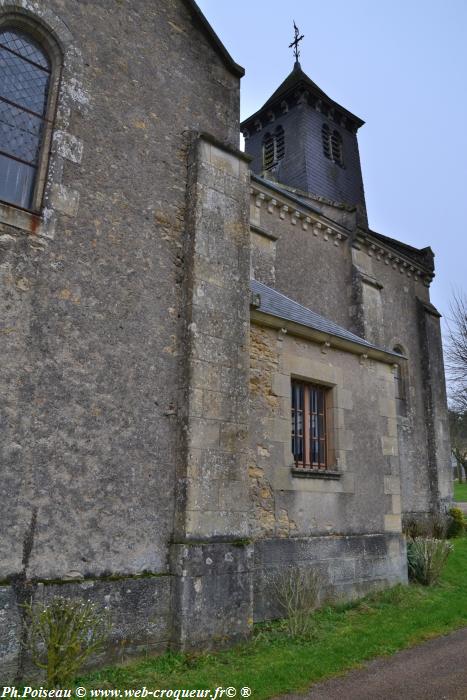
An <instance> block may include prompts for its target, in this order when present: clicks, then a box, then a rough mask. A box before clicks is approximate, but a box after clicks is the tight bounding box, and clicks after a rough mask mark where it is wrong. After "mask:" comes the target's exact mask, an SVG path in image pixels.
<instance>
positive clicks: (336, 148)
mask: <svg viewBox="0 0 467 700" xmlns="http://www.w3.org/2000/svg"><path fill="white" fill-rule="evenodd" d="M296 40H297V36H296ZM294 44H295V42H292V44H291V46H292V45H294ZM297 54H298V51H296V60H295V64H294V67H293V70H292V72H291V73H290V74H289V75H288V76H287V78H286V79H285V80H284V82H283V83H282V84H281V85H280V86H279V87H278V89H277V90H276V91H275V92H274V94H273V95H272V96H271V97H270V98H269V99H268V100H267V102H266V103H265V104H264V105H263V106H262V107H261V109H259V110H258V111H257V112H256V113H255V114H253V115H252V116H251V117H248V119H245V121H244V122H242V124H241V128H242V131H243V135H244V137H245V150H246V152H247V153H248V155H250V156H252V158H253V160H252V163H251V168H252V170H253V172H255V173H256V174H258V175H264V176H265V177H267V178H269V179H273V180H276V181H277V182H278V183H281V184H283V185H287V186H288V187H292V188H294V189H297V190H301V191H302V192H305V193H308V194H310V195H313V196H318V197H324V198H326V199H328V200H331V201H333V202H337V203H343V204H347V205H351V206H356V207H357V208H358V209H359V210H360V211H361V212H362V213H363V215H364V217H365V219H366V209H365V196H364V191H363V180H362V171H361V166H360V156H359V152H358V142H357V131H358V129H359V128H360V127H361V126H362V125H363V124H364V122H363V121H362V120H361V119H360V118H359V117H357V116H355V115H354V114H352V113H351V112H349V111H348V110H347V109H345V108H344V107H341V106H340V105H339V104H337V102H334V101H333V100H332V99H331V98H330V97H328V96H327V95H326V94H325V93H324V92H323V91H322V90H321V88H319V87H318V86H317V85H316V84H315V83H314V82H313V81H312V80H311V79H310V78H309V77H308V76H307V75H306V73H304V72H303V70H302V68H301V65H300V63H299V61H298V55H297Z"/></svg>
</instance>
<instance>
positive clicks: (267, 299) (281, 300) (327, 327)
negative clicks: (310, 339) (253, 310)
mask: <svg viewBox="0 0 467 700" xmlns="http://www.w3.org/2000/svg"><path fill="white" fill-rule="evenodd" d="M250 284H251V291H252V292H253V294H258V295H259V299H260V305H259V306H258V307H257V308H258V311H261V312H262V313H264V314H270V315H271V316H276V317H277V318H282V319H284V320H286V321H293V322H294V323H299V324H300V325H302V326H306V327H307V328H313V329H314V330H316V331H321V332H322V333H326V334H328V335H332V336H335V337H336V338H342V340H347V341H349V342H351V343H355V344H357V345H361V346H362V347H364V348H367V349H371V350H378V351H380V352H384V353H388V354H390V355H394V356H395V357H400V355H398V354H397V353H395V352H392V351H391V350H386V349H385V348H380V347H378V346H377V345H373V344H372V343H369V342H368V341H367V340H365V339H364V338H360V336H358V335H355V333H351V332H350V331H348V330H347V329H346V328H342V326H338V325H337V323H334V322H333V321H330V320H329V319H327V318H324V316H320V315H319V314H317V313H315V312H314V311H311V309H307V307H306V306H302V305H301V304H299V303H298V302H297V301H294V300H293V299H290V298H289V297H286V296H285V294H281V292H278V291H277V290H276V289H272V287H268V286H267V285H266V284H263V283H262V282H258V281H257V280H254V279H252V280H251V281H250Z"/></svg>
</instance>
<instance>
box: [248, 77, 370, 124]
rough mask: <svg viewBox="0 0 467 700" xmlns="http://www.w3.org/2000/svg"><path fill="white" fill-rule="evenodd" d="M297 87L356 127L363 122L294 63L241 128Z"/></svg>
mask: <svg viewBox="0 0 467 700" xmlns="http://www.w3.org/2000/svg"><path fill="white" fill-rule="evenodd" d="M298 88H303V89H305V90H308V91H309V92H310V93H311V94H313V95H316V96H317V97H319V98H321V99H323V100H324V101H325V102H327V103H328V104H329V105H330V106H331V107H337V109H339V111H340V112H342V113H343V114H345V115H346V116H347V117H348V118H349V119H351V120H352V121H353V122H355V124H356V125H357V128H359V127H361V126H362V125H363V124H364V123H365V122H364V121H363V119H360V117H357V116H356V115H355V114H352V112H349V110H348V109H345V107H342V105H340V104H338V103H337V102H335V101H334V100H332V99H331V98H330V97H329V96H328V95H326V93H325V92H323V90H321V88H320V87H319V86H318V85H316V83H314V82H313V81H312V80H311V78H309V77H308V76H307V74H306V73H304V72H303V70H302V67H301V65H300V63H296V64H295V66H294V68H293V70H292V72H291V73H289V75H288V76H287V78H286V79H285V80H284V81H283V82H282V83H281V84H280V85H279V87H278V88H277V90H276V91H275V92H274V93H273V94H272V95H271V97H270V98H269V99H268V100H267V101H266V102H265V103H264V105H263V106H262V107H261V109H259V110H258V111H257V112H255V113H254V114H252V115H251V116H250V117H248V118H247V119H245V120H244V121H243V122H242V123H241V125H240V126H241V128H244V127H246V126H247V124H249V123H250V122H251V121H252V120H254V119H256V117H257V116H258V115H259V114H260V113H261V112H263V110H265V109H267V108H268V107H272V105H273V104H276V103H277V102H279V101H281V100H283V99H284V98H286V97H287V95H289V94H290V93H294V92H295V91H296V90H297V89H298Z"/></svg>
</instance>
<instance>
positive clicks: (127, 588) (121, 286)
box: [0, 0, 247, 678]
mask: <svg viewBox="0 0 467 700" xmlns="http://www.w3.org/2000/svg"><path fill="white" fill-rule="evenodd" d="M5 17H6V18H7V20H8V21H14V22H15V23H16V26H27V27H28V28H30V26H32V25H33V24H34V22H39V23H40V24H41V26H42V27H44V28H45V30H46V31H50V32H51V34H52V35H53V37H55V40H56V42H57V43H58V44H59V45H60V47H61V49H62V51H63V55H64V66H63V72H62V85H61V91H60V94H59V98H58V113H57V121H56V134H55V142H54V146H53V149H52V154H51V160H50V168H49V178H48V181H47V184H46V192H45V207H44V211H43V214H42V216H41V217H37V216H34V215H29V214H26V213H24V212H21V211H20V210H14V208H12V207H8V206H6V207H3V208H2V211H1V212H0V279H1V294H2V301H1V308H2V310H3V312H4V314H2V326H1V327H0V333H1V335H0V337H1V341H2V373H1V378H0V391H1V395H2V402H1V406H0V411H1V419H0V422H1V425H2V456H1V464H2V490H1V496H0V513H1V516H0V517H1V538H0V542H1V555H0V581H1V584H2V587H1V601H2V612H3V617H2V618H1V619H2V625H1V632H0V657H1V658H2V659H3V660H4V662H5V663H6V667H5V666H4V667H3V670H5V669H6V670H7V671H8V673H9V674H12V675H15V674H16V673H19V672H20V671H21V665H22V664H23V661H24V660H23V659H21V658H20V659H19V661H18V656H19V655H20V641H19V640H20V628H21V622H22V620H21V618H22V609H21V607H20V604H21V603H22V602H23V600H25V599H27V598H29V596H30V595H31V594H33V595H37V596H38V597H41V596H45V597H47V596H50V595H52V592H58V591H59V592H60V594H62V595H76V594H77V593H80V594H82V595H83V596H86V597H91V598H93V599H95V600H96V601H98V602H101V601H103V600H107V601H108V603H109V605H110V607H111V609H112V612H113V618H114V642H115V650H116V655H117V658H122V654H123V655H125V654H127V653H132V652H134V651H138V649H139V648H140V645H141V644H144V645H145V646H146V647H149V648H151V647H152V646H154V648H161V647H163V646H164V645H166V644H167V643H168V641H169V639H170V637H171V634H172V632H171V628H170V625H169V623H168V614H169V609H170V601H171V595H172V593H171V585H170V579H169V576H168V575H169V571H170V570H169V541H170V540H171V538H172V532H173V520H174V488H175V473H176V466H177V464H178V463H179V462H180V460H181V459H183V455H182V452H181V445H182V440H181V437H180V436H181V425H180V423H179V421H178V418H177V411H178V400H179V393H178V391H179V388H180V383H181V381H180V372H181V370H180V363H181V358H182V357H183V353H184V345H183V343H184V335H183V327H182V322H183V319H182V309H181V305H182V284H183V280H184V278H185V276H186V266H185V259H184V240H185V225H186V224H185V211H186V182H187V167H188V151H189V146H190V143H191V139H192V137H191V134H192V132H193V131H199V130H206V131H209V132H211V133H212V134H213V135H214V136H215V137H217V138H218V139H219V140H220V141H222V142H227V143H230V144H231V145H237V143H238V114H239V77H238V75H234V74H233V73H231V72H230V70H228V68H227V67H226V65H225V63H224V62H223V60H222V58H221V57H220V56H219V54H218V53H217V52H216V51H215V50H214V49H213V48H212V45H211V44H210V43H209V41H208V39H207V38H206V36H205V34H204V33H203V31H201V29H199V27H198V24H196V23H195V22H194V20H193V17H192V15H191V14H190V13H189V12H188V9H187V3H184V2H180V1H178V0H163V1H161V2H159V1H158V2H152V1H150V0H138V2H137V3H135V2H131V1H130V0H124V1H123V2H118V3H117V2H115V1H114V0H103V1H102V2H76V1H75V0H47V1H44V2H40V3H38V2H32V0H31V1H29V0H8V1H6V0H2V2H0V21H1V20H2V18H5ZM25 23H26V24H25ZM31 23H32V24H31ZM90 28H92V31H91V30H90ZM7 214H8V216H7ZM52 220H53V226H52V224H51V221H52ZM32 229H33V232H32V233H31V230H32ZM246 278H247V275H246ZM83 577H84V580H83ZM115 577H116V578H117V579H119V580H120V583H118V582H116V583H115V585H113V584H112V583H111V582H110V580H111V579H114V578H115ZM135 577H136V578H135ZM138 577H141V578H138ZM57 581H58V582H65V583H64V584H63V585H61V586H57V585H56V582H57ZM80 581H82V582H80ZM121 581H126V582H127V583H126V584H123V583H121ZM66 582H67V583H66ZM107 596H108V597H107ZM20 656H21V655H20ZM18 663H19V666H18ZM3 670H2V673H1V675H2V678H5V675H4V673H3Z"/></svg>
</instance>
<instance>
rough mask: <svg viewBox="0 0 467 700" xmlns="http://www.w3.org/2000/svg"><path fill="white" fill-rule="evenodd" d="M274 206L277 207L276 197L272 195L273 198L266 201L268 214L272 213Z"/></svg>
mask: <svg viewBox="0 0 467 700" xmlns="http://www.w3.org/2000/svg"><path fill="white" fill-rule="evenodd" d="M276 207H277V199H274V197H273V198H272V199H270V200H269V202H268V212H269V213H270V214H274V210H275V208H276Z"/></svg>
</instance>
